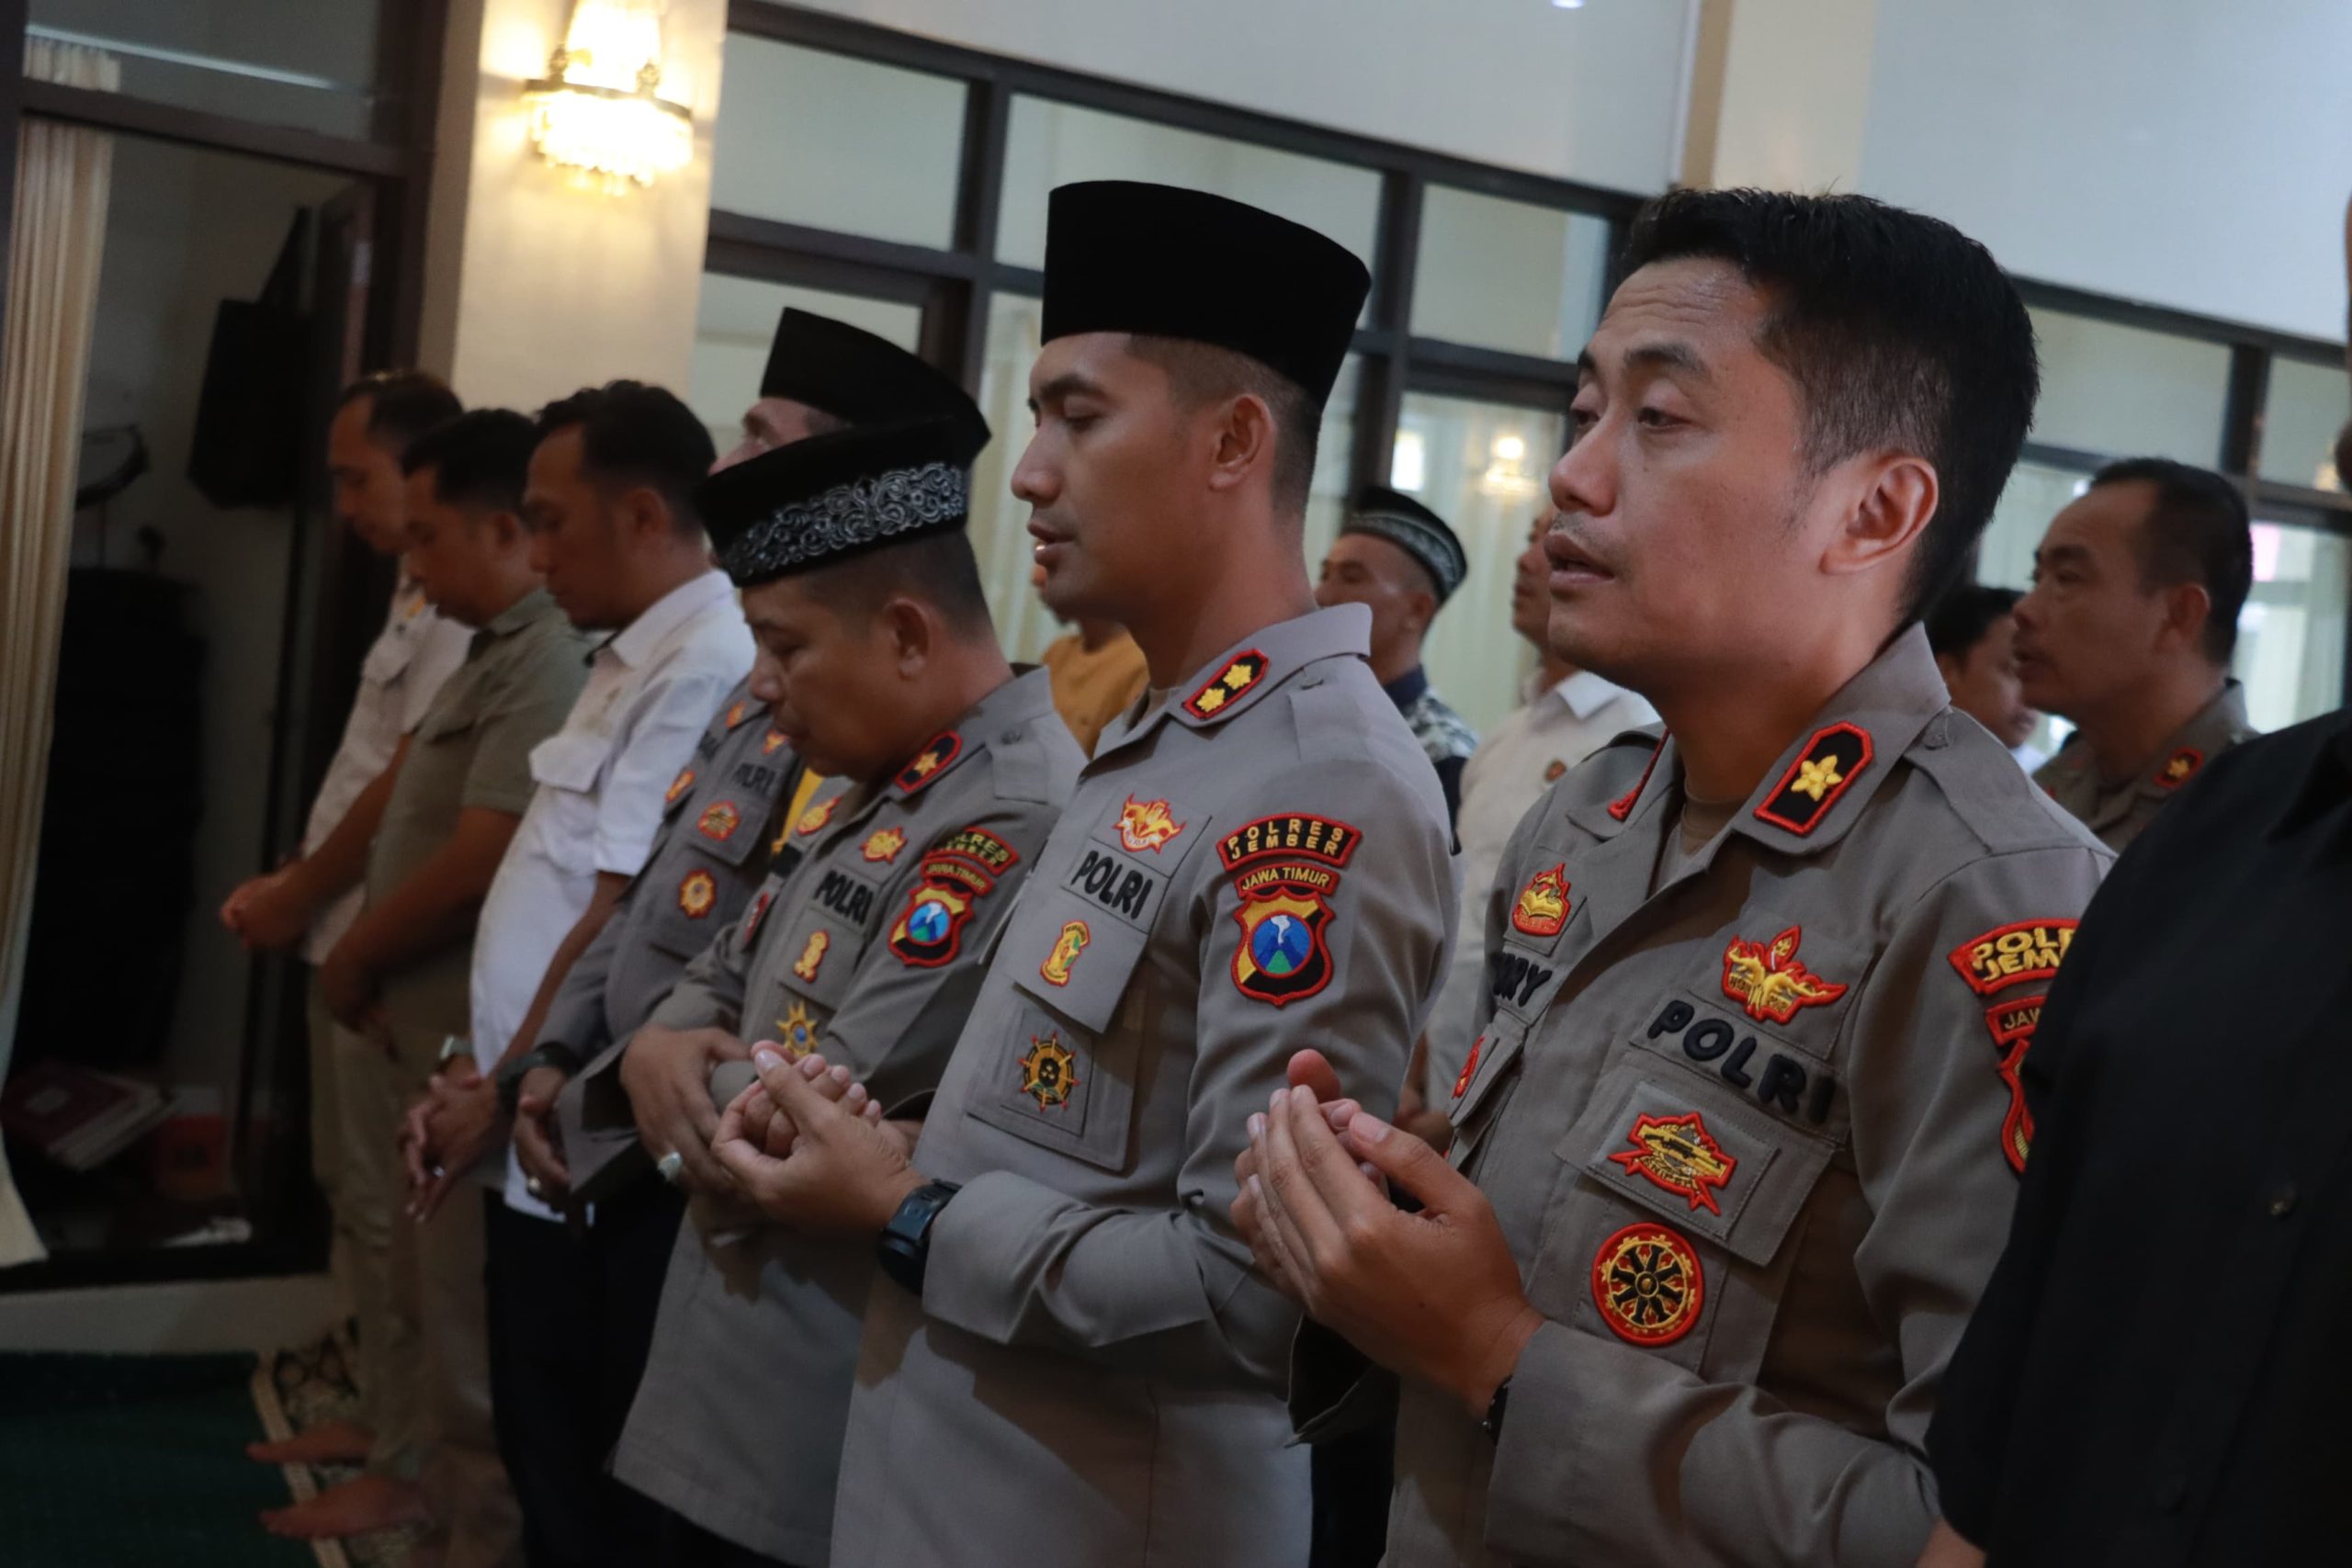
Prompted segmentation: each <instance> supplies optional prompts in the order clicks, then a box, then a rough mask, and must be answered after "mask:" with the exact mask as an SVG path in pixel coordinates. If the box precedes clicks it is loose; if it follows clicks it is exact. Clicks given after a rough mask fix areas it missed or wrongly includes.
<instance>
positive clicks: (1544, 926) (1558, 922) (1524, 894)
mask: <svg viewBox="0 0 2352 1568" xmlns="http://www.w3.org/2000/svg"><path fill="white" fill-rule="evenodd" d="M1510 923H1511V929H1512V930H1513V931H1524V932H1525V933H1526V934H1527V935H1529V936H1558V935H1559V934H1560V929H1561V928H1562V927H1563V926H1566V924H1567V923H1568V863H1567V862H1566V861H1562V862H1561V863H1559V864H1557V865H1555V866H1554V867H1553V868H1552V869H1551V870H1549V871H1539V872H1537V873H1536V874H1534V875H1533V876H1532V877H1530V878H1528V881H1527V886H1524V887H1522V888H1521V889H1520V890H1519V902H1518V903H1516V904H1514V905H1512V906H1511V911H1510Z"/></svg>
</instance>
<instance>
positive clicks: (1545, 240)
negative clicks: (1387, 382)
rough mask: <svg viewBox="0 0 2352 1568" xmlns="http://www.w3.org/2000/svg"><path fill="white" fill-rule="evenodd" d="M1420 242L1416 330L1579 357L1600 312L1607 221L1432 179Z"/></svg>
mask: <svg viewBox="0 0 2352 1568" xmlns="http://www.w3.org/2000/svg"><path fill="white" fill-rule="evenodd" d="M1420 244H1421V248H1420V252H1419V257H1418V259H1417V260H1416V261H1415V263H1414V265H1413V313H1412V318H1411V319H1412V328H1413V332H1414V333H1416V334H1417V335H1419V336H1421V337H1434V338H1443V339H1445V340H1446V341H1447V342H1449V343H1466V344H1476V345H1478V346H1479V347H1481V348H1499V349H1507V350H1509V351H1510V352H1511V353H1513V354H1526V355H1534V356H1535V357H1536V358H1539V359H1574V358H1575V357H1576V356H1577V354H1578V353H1579V352H1580V351H1581V350H1582V349H1583V347H1584V345H1585V340H1586V339H1588V338H1589V337H1591V336H1592V329H1593V324H1594V322H1596V321H1599V320H1600V307H1601V303H1602V300H1601V297H1600V289H1601V285H1602V281H1603V280H1604V279H1605V278H1606V276H1608V271H1609V225H1608V224H1606V223H1604V222H1602V221H1601V220H1600V219H1598V218H1588V217H1586V216H1585V215H1584V214H1582V213H1580V212H1562V211H1560V210H1559V209H1557V208H1551V207H1536V206H1533V205H1532V204H1530V203H1527V202H1524V201H1505V200H1503V199H1501V198H1500V197H1491V196H1479V195H1476V194H1475V193H1473V192H1470V191H1466V190H1455V189H1453V187H1452V186H1430V187H1429V190H1428V193H1427V194H1426V195H1425V196H1424V197H1422V200H1421V241H1420Z"/></svg>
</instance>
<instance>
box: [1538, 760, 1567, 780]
mask: <svg viewBox="0 0 2352 1568" xmlns="http://www.w3.org/2000/svg"><path fill="white" fill-rule="evenodd" d="M1567 776H1568V764H1567V761H1566V758H1562V757H1555V758H1553V759H1552V761H1551V762H1550V763H1549V764H1548V765H1546V766H1545V768H1544V783H1545V784H1558V783H1559V782H1560V781H1561V780H1562V779H1564V778H1566V777H1567Z"/></svg>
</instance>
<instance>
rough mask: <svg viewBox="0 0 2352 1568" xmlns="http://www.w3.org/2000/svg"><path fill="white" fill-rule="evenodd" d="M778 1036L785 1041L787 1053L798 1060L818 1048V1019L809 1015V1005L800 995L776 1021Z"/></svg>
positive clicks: (793, 999)
mask: <svg viewBox="0 0 2352 1568" xmlns="http://www.w3.org/2000/svg"><path fill="white" fill-rule="evenodd" d="M775 1027H776V1032H777V1037H778V1038H779V1039H781V1040H782V1041H783V1042H784V1049H785V1052H786V1055H790V1056H791V1058H792V1059H793V1060H794V1061H796V1062H797V1061H798V1060H799V1059H800V1058H801V1057H803V1056H806V1055H808V1054H809V1052H811V1051H814V1050H815V1049H816V1048H817V1021H816V1020H814V1019H812V1018H810V1017H809V1006H808V1004H807V1003H806V1002H803V1001H802V1000H801V999H800V998H798V997H795V998H792V1005H791V1006H790V1007H789V1008H786V1010H785V1013H784V1016H783V1017H782V1018H780V1019H777V1020H776V1021H775Z"/></svg>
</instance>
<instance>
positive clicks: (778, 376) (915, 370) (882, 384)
mask: <svg viewBox="0 0 2352 1568" xmlns="http://www.w3.org/2000/svg"><path fill="white" fill-rule="evenodd" d="M760 396H762V397H763V398H789V399H791V400H793V401H794V402H797V403H807V404H808V405H809V407H810V408H813V409H822V410H823V411H824V412H827V413H829V414H831V415H832V416H833V417H834V418H835V419H838V420H841V421H842V423H847V424H883V423H900V422H904V421H907V420H918V419H961V420H967V421H970V422H974V423H978V422H979V418H980V411H979V409H978V407H977V406H976V405H975V404H974V403H973V401H972V400H971V398H970V396H969V395H968V394H967V393H966V392H965V390H964V389H963V388H962V387H960V386H958V385H957V384H956V381H955V380H954V378H951V377H949V376H947V375H946V374H944V372H942V371H940V370H938V369H936V368H934V367H932V366H930V365H927V364H925V363H924V362H923V361H922V359H920V358H918V357H916V356H915V355H911V354H909V353H908V352H907V351H906V350H905V349H903V348H900V347H899V345H898V344H894V343H891V342H889V341H888V339H886V338H879V337H876V336H875V335H874V334H873V333H869V332H866V331H865V330H863V329H862V328H858V327H853V326H851V325H850V324H849V323H848V322H846V321H833V320H832V319H831V318H830V317H826V316H818V315H811V314H810V313H809V311H807V310H786V311H785V313H784V315H783V318H782V319H781V320H779V321H777V322H776V324H775V344H773V345H772V346H771V347H770V348H769V349H768V367H767V371H766V373H765V374H764V375H763V376H762V377H761V378H760ZM978 431H979V434H978V437H977V439H976V441H975V443H974V446H973V447H972V450H973V451H974V452H975V453H978V451H979V449H980V448H981V447H982V446H987V445H988V440H989V433H988V426H987V424H985V423H979V424H978Z"/></svg>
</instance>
